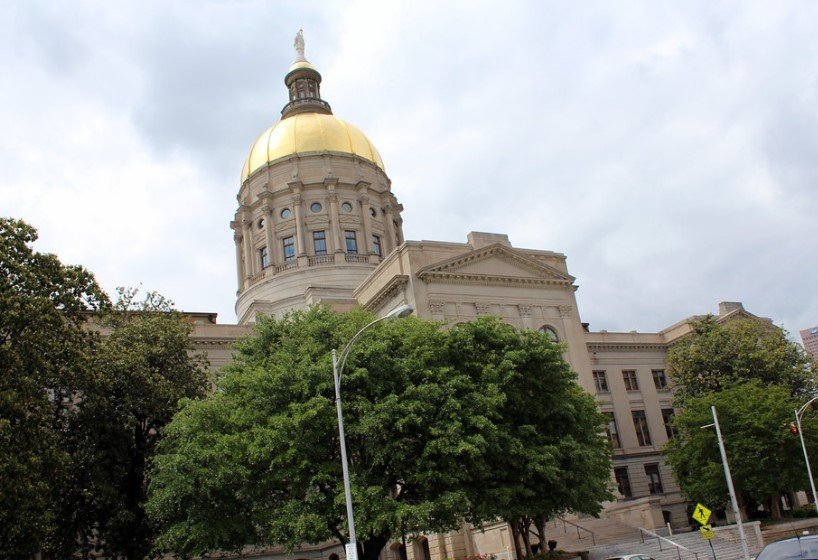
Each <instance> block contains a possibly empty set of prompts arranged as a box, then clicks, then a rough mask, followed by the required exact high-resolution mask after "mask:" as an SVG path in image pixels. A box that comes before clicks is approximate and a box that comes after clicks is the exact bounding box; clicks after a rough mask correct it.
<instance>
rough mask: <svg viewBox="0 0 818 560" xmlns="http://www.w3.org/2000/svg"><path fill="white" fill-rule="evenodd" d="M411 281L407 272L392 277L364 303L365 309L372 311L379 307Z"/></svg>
mask: <svg viewBox="0 0 818 560" xmlns="http://www.w3.org/2000/svg"><path fill="white" fill-rule="evenodd" d="M408 283H409V276H407V275H406V274H397V275H395V276H393V277H392V279H391V280H389V282H387V283H386V285H385V286H384V287H383V288H381V289H380V290H378V292H377V293H376V294H375V295H374V296H373V297H372V298H371V299H370V300H369V301H368V302H366V303H365V304H364V309H366V310H368V311H372V310H373V309H377V308H378V307H379V306H380V305H381V304H382V303H383V302H384V301H386V300H387V299H389V298H391V297H393V296H394V295H395V294H397V293H398V292H399V291H401V290H402V289H403V287H404V286H406V285H407V284H408Z"/></svg>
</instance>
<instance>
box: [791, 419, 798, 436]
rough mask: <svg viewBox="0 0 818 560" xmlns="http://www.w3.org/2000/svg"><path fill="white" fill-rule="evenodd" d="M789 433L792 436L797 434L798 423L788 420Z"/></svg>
mask: <svg viewBox="0 0 818 560" xmlns="http://www.w3.org/2000/svg"><path fill="white" fill-rule="evenodd" d="M790 433H791V434H792V435H794V436H797V435H798V425H797V424H796V423H795V422H790Z"/></svg>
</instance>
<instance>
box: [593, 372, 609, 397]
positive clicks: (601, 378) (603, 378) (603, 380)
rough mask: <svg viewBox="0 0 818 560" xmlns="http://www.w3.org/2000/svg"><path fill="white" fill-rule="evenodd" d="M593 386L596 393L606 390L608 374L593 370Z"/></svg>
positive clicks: (605, 391)
mask: <svg viewBox="0 0 818 560" xmlns="http://www.w3.org/2000/svg"><path fill="white" fill-rule="evenodd" d="M594 387H596V392H597V393H607V392H608V376H607V375H605V372H604V371H595V372H594Z"/></svg>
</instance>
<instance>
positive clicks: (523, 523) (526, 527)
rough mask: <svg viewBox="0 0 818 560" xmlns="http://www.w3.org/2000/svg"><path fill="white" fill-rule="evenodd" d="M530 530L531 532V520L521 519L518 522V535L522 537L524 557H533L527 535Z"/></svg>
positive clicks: (529, 536) (529, 538)
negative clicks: (520, 534)
mask: <svg viewBox="0 0 818 560" xmlns="http://www.w3.org/2000/svg"><path fill="white" fill-rule="evenodd" d="M530 530H531V520H529V519H521V520H520V533H522V535H523V543H524V544H525V555H526V556H534V552H533V551H532V550H531V535H529V531H530Z"/></svg>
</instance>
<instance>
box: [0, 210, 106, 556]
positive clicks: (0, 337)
mask: <svg viewBox="0 0 818 560" xmlns="http://www.w3.org/2000/svg"><path fill="white" fill-rule="evenodd" d="M36 240H37V232H36V230H35V229H34V228H33V227H31V226H30V225H28V224H26V223H25V222H23V221H20V220H14V219H10V218H0V557H3V558H25V557H28V556H30V555H32V554H33V553H35V552H36V551H38V550H40V549H41V548H43V546H44V543H45V541H46V539H47V537H49V536H50V535H51V534H52V531H53V529H54V524H55V522H56V521H57V520H56V518H55V515H54V508H53V504H54V502H55V501H56V500H57V499H58V497H59V495H60V491H61V488H62V483H63V482H64V480H65V479H66V477H67V476H69V474H68V473H69V469H68V464H69V459H70V458H69V456H68V455H67V453H66V451H65V449H64V448H63V447H62V446H61V442H62V441H63V440H64V436H65V434H66V430H67V426H68V423H69V420H70V418H71V416H72V415H73V413H74V409H73V407H72V406H71V402H72V399H73V397H74V395H76V394H77V392H78V391H79V390H80V389H81V386H82V382H83V380H84V379H85V377H86V375H87V373H88V371H89V363H90V355H91V352H92V350H93V348H94V343H95V340H96V336H95V335H94V333H92V332H90V331H89V330H87V329H85V328H84V325H85V322H86V319H87V317H88V315H89V314H88V311H90V310H98V309H100V308H102V307H104V306H105V305H106V304H107V297H106V296H105V294H104V293H103V291H102V290H101V289H100V287H99V286H98V285H97V283H96V281H95V280H94V277H93V275H92V274H91V273H89V272H88V271H86V270H85V269H83V268H82V267H78V266H66V265H63V264H62V263H60V261H59V260H58V259H57V257H55V256H54V255H50V254H43V253H38V252H36V251H34V250H33V248H32V244H33V243H34V242H35V241H36Z"/></svg>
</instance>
